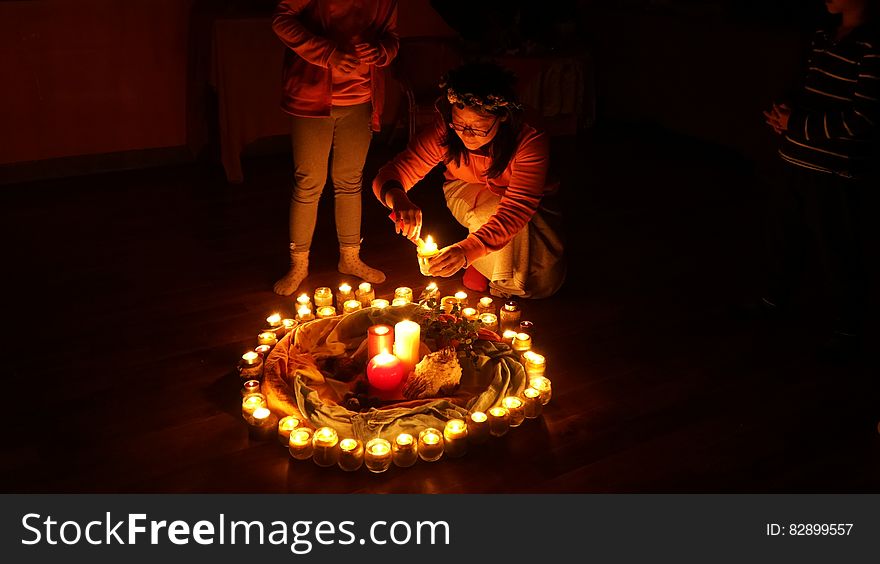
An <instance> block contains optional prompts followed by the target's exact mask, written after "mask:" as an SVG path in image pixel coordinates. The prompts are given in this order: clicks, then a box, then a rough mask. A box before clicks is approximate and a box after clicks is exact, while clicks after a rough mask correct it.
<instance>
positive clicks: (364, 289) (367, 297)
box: [354, 282, 376, 307]
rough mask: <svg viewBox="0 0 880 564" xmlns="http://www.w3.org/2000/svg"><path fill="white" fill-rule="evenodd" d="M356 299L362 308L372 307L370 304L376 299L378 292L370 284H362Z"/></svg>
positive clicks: (355, 294) (356, 293)
mask: <svg viewBox="0 0 880 564" xmlns="http://www.w3.org/2000/svg"><path fill="white" fill-rule="evenodd" d="M354 297H355V299H356V300H358V301H359V302H361V307H370V302H372V301H373V300H375V299H376V291H375V290H373V285H372V284H370V283H369V282H361V284H360V285H359V286H358V289H357V291H356V292H355V293H354Z"/></svg>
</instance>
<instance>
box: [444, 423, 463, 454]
mask: <svg viewBox="0 0 880 564" xmlns="http://www.w3.org/2000/svg"><path fill="white" fill-rule="evenodd" d="M467 436H468V429H467V424H466V423H465V422H464V421H462V420H461V419H450V420H449V421H447V422H446V426H445V427H444V428H443V448H444V450H445V451H446V454H447V455H449V456H451V457H452V458H458V457H459V456H464V454H465V453H466V452H467Z"/></svg>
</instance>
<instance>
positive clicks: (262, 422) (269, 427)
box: [248, 407, 275, 441]
mask: <svg viewBox="0 0 880 564" xmlns="http://www.w3.org/2000/svg"><path fill="white" fill-rule="evenodd" d="M274 430H275V416H274V415H272V412H271V411H269V408H267V407H258V408H257V409H255V410H254V413H253V414H252V415H251V417H250V419H249V420H248V435H249V436H250V438H251V439H255V440H258V441H264V440H266V439H268V438H269V437H271V436H272V433H273V431H274Z"/></svg>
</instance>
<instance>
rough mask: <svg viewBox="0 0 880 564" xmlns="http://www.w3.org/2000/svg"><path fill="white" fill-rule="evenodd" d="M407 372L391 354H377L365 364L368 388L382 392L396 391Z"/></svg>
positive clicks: (404, 366)
mask: <svg viewBox="0 0 880 564" xmlns="http://www.w3.org/2000/svg"><path fill="white" fill-rule="evenodd" d="M408 373H409V371H408V370H407V368H406V365H405V364H404V363H403V361H401V359H399V358H397V357H396V356H394V355H393V354H389V353H386V352H383V353H379V354H377V355H376V356H374V357H373V358H371V359H370V362H369V363H368V364H367V380H368V381H369V382H370V386H372V387H374V388H376V389H377V390H382V391H386V392H388V391H391V390H396V389H397V388H398V387H400V383H401V382H403V379H404V378H405V377H406V375H407V374H408Z"/></svg>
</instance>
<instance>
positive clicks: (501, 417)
mask: <svg viewBox="0 0 880 564" xmlns="http://www.w3.org/2000/svg"><path fill="white" fill-rule="evenodd" d="M509 428H510V414H509V413H507V409H506V408H504V407H500V406H499V407H493V408H492V409H490V410H489V433H490V434H491V435H492V436H493V437H500V436H502V435H504V434H506V433H507V430H508V429H509Z"/></svg>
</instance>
